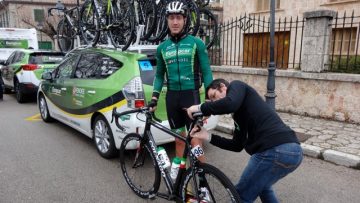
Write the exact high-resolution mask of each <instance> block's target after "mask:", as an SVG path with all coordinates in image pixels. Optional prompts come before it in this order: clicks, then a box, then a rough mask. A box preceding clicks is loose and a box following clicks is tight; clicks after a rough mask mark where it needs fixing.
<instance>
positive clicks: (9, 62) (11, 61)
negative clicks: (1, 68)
mask: <svg viewBox="0 0 360 203" xmlns="http://www.w3.org/2000/svg"><path fill="white" fill-rule="evenodd" d="M15 55H16V51H14V52H13V53H12V54H11V55H10V56H9V58H8V59H7V60H6V64H8V65H9V64H12V63H13V60H14V57H15Z"/></svg>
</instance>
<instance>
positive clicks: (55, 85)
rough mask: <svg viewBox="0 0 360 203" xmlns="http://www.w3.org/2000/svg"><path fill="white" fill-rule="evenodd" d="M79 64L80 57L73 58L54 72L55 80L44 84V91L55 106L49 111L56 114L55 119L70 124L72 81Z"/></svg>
mask: <svg viewBox="0 0 360 203" xmlns="http://www.w3.org/2000/svg"><path fill="white" fill-rule="evenodd" d="M77 62H78V57H77V56H73V57H69V58H68V59H66V60H65V61H64V62H63V63H61V64H60V65H59V66H58V67H57V68H56V69H55V71H54V72H53V74H54V76H53V80H52V81H51V82H46V83H43V87H42V88H43V89H45V90H46V96H47V97H48V98H49V99H50V101H51V104H52V105H53V106H52V107H53V108H51V109H50V107H49V110H50V111H52V112H53V113H54V117H55V118H57V119H59V120H61V121H63V122H66V123H68V124H69V123H70V120H71V119H70V118H69V114H70V113H71V112H72V109H73V107H72V102H71V97H72V89H71V87H72V81H71V77H72V76H73V73H74V69H75V67H76V64H77Z"/></svg>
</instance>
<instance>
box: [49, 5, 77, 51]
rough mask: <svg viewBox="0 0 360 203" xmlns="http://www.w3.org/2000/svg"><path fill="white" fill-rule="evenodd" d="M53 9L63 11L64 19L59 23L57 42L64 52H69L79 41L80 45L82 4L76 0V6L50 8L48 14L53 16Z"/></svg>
mask: <svg viewBox="0 0 360 203" xmlns="http://www.w3.org/2000/svg"><path fill="white" fill-rule="evenodd" d="M52 10H57V11H59V12H62V13H63V17H62V19H61V20H60V21H59V23H58V25H57V42H58V46H59V48H60V50H61V51H62V52H68V51H70V50H72V49H73V48H74V46H75V42H77V43H78V44H77V45H78V46H79V45H80V40H81V39H80V36H81V35H82V34H81V31H80V30H81V28H82V26H81V24H80V19H79V13H80V4H79V0H77V1H76V6H75V7H73V8H71V9H67V8H66V7H63V8H49V9H48V16H53V14H52Z"/></svg>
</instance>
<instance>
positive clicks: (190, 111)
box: [186, 105, 200, 119]
mask: <svg viewBox="0 0 360 203" xmlns="http://www.w3.org/2000/svg"><path fill="white" fill-rule="evenodd" d="M199 106H200V105H193V106H190V107H189V108H187V109H186V112H187V114H188V116H189V118H191V119H194V118H193V116H192V114H193V113H195V112H199V111H200V109H199Z"/></svg>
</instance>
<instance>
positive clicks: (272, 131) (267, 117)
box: [201, 81, 299, 155]
mask: <svg viewBox="0 0 360 203" xmlns="http://www.w3.org/2000/svg"><path fill="white" fill-rule="evenodd" d="M201 111H202V113H203V114H204V115H205V116H209V115H221V114H230V113H232V114H233V119H234V124H235V130H234V136H233V139H226V138H223V137H220V136H217V135H212V138H211V141H210V143H211V144H213V145H215V146H218V147H220V148H222V149H227V150H231V151H236V152H240V151H241V150H242V149H244V148H245V150H246V152H248V153H249V154H251V155H252V154H254V153H258V152H262V151H265V150H266V149H269V148H271V147H274V146H277V145H280V144H284V143H292V142H295V143H299V141H298V139H297V138H296V136H295V132H294V131H293V130H291V129H290V128H289V127H288V126H287V125H285V124H284V122H283V121H282V120H281V118H280V117H279V116H278V115H277V113H276V112H275V111H274V110H273V109H271V108H270V106H269V105H268V104H266V103H265V101H264V100H263V99H262V98H261V97H260V95H259V94H258V93H257V92H256V91H255V90H254V89H253V88H252V87H250V86H249V85H247V84H246V83H244V82H241V81H232V82H231V83H230V84H229V86H228V87H227V91H226V97H224V98H222V99H219V100H217V101H214V102H206V103H204V104H202V105H201Z"/></svg>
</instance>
